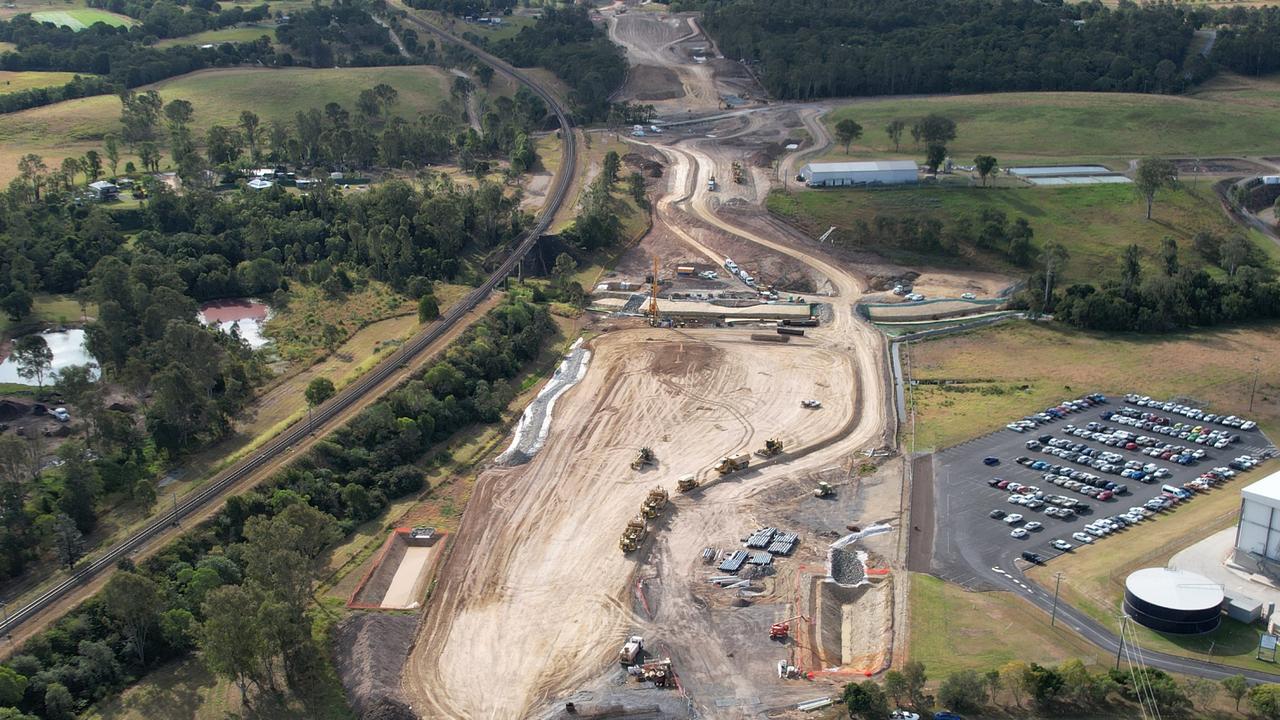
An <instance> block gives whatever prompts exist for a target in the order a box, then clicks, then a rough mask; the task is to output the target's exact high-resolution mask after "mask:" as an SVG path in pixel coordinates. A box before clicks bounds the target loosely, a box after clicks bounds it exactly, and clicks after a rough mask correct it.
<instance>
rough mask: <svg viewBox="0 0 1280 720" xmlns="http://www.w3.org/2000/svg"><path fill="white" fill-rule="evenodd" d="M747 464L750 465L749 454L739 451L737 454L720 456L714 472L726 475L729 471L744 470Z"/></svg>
mask: <svg viewBox="0 0 1280 720" xmlns="http://www.w3.org/2000/svg"><path fill="white" fill-rule="evenodd" d="M749 465H751V456H750V455H748V454H746V453H741V454H739V455H732V456H730V457H726V458H722V459H721V460H720V464H719V465H716V472H718V473H720V474H721V475H728V474H729V473H734V472H738V471H739V470H746V469H747V467H748V466H749Z"/></svg>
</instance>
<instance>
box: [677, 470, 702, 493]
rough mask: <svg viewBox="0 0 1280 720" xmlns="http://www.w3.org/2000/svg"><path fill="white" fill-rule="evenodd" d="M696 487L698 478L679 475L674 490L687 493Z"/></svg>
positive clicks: (690, 475) (691, 475)
mask: <svg viewBox="0 0 1280 720" xmlns="http://www.w3.org/2000/svg"><path fill="white" fill-rule="evenodd" d="M696 487H698V478H696V477H694V476H693V474H692V473H691V474H689V475H681V476H680V477H679V478H678V479H676V490H677V491H678V492H682V493H683V492H689V491H690V490H692V489H694V488H696Z"/></svg>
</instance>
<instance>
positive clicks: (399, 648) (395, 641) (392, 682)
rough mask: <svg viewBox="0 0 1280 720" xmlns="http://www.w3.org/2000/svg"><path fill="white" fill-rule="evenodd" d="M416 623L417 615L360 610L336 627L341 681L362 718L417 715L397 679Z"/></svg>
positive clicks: (362, 719)
mask: <svg viewBox="0 0 1280 720" xmlns="http://www.w3.org/2000/svg"><path fill="white" fill-rule="evenodd" d="M417 623H418V618H417V616H415V615H391V614H386V613H365V612H356V613H352V614H351V615H348V616H347V617H345V618H343V619H342V620H341V621H340V622H339V623H338V624H337V625H335V626H334V628H333V631H332V633H333V634H332V637H333V648H334V652H333V656H334V661H335V664H336V665H337V670H338V677H339V678H340V679H341V681H342V687H343V688H344V689H345V690H346V692H347V699H348V700H349V701H350V702H351V707H352V709H354V710H355V711H356V716H357V717H359V718H361V720H372V719H373V718H385V719H386V720H391V719H392V718H398V717H403V718H413V717H416V715H415V714H414V713H413V711H412V710H411V709H410V708H409V705H408V704H407V703H406V702H405V701H404V697H403V695H402V694H401V692H400V687H399V683H398V682H397V680H398V678H399V676H400V669H401V668H402V667H403V666H404V662H405V659H406V658H407V657H408V654H409V647H410V645H411V644H412V641H413V628H414V626H415V625H417Z"/></svg>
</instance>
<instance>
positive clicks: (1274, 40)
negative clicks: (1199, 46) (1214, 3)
mask: <svg viewBox="0 0 1280 720" xmlns="http://www.w3.org/2000/svg"><path fill="white" fill-rule="evenodd" d="M1216 19H1217V21H1218V22H1221V23H1227V24H1228V27H1225V28H1223V29H1221V30H1219V31H1218V40H1217V42H1216V43H1214V46H1213V59H1214V61H1215V62H1218V63H1219V64H1221V65H1222V66H1224V67H1226V68H1228V69H1230V70H1234V71H1235V72H1238V73H1242V74H1244V75H1265V74H1267V73H1273V72H1276V71H1277V70H1280V53H1277V52H1276V48H1277V47H1280V8H1277V7H1274V6H1272V7H1263V8H1250V9H1245V8H1241V7H1233V8H1230V9H1223V10H1220V11H1219V14H1218V16H1217V18H1216Z"/></svg>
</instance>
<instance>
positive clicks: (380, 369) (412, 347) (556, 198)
mask: <svg viewBox="0 0 1280 720" xmlns="http://www.w3.org/2000/svg"><path fill="white" fill-rule="evenodd" d="M405 19H406V20H407V21H408V22H409V23H411V24H413V25H414V26H416V27H419V28H421V29H423V30H426V31H427V32H430V33H431V34H433V35H435V36H437V37H439V38H440V39H441V40H443V41H445V42H450V43H454V44H457V45H461V46H462V47H465V48H466V49H467V50H469V51H471V52H472V53H473V54H474V55H475V56H476V57H478V58H479V59H480V60H481V61H482V62H484V63H485V64H486V65H489V66H490V67H492V68H493V69H494V71H495V72H498V73H501V74H503V75H505V76H507V77H509V78H511V79H512V80H514V81H515V82H517V83H520V84H522V85H524V86H526V87H528V88H529V89H530V90H531V91H532V92H533V93H534V94H535V95H537V96H538V97H540V98H542V100H543V102H545V103H546V104H547V107H548V109H550V110H551V112H552V114H554V115H555V116H556V120H557V121H558V122H559V125H560V135H561V138H562V141H563V142H564V157H563V158H562V162H561V164H560V168H559V171H558V172H557V173H556V178H555V182H554V184H553V185H552V188H551V192H550V193H549V194H548V196H547V203H546V204H545V205H544V206H543V208H542V212H541V214H540V215H539V216H538V220H537V222H536V223H535V224H534V226H533V227H532V228H530V229H529V230H528V231H527V232H526V233H525V234H524V235H523V236H522V237H521V238H520V240H519V242H518V244H517V245H516V247H515V249H514V250H513V251H512V252H511V253H510V254H509V255H508V256H507V258H506V260H504V261H503V262H502V264H501V265H500V266H499V267H498V268H497V270H495V271H494V272H493V273H491V274H490V275H489V277H488V278H487V279H486V280H485V281H484V283H483V284H482V285H480V286H479V287H477V288H476V289H475V290H473V291H471V292H470V293H469V294H467V296H466V297H465V298H463V299H462V300H461V301H460V302H458V303H456V304H455V305H454V306H453V307H451V308H450V309H449V310H448V312H446V313H445V314H444V315H443V316H442V317H441V318H440V320H439V321H438V322H436V323H434V324H432V326H431V327H429V328H427V329H426V330H424V331H422V332H420V333H418V334H417V335H415V336H413V337H412V338H411V339H409V341H408V342H406V343H405V344H404V345H401V346H400V348H399V349H397V350H396V351H395V352H393V353H392V354H391V355H389V356H387V358H386V359H384V360H383V361H382V362H380V363H378V365H376V366H375V367H374V368H373V369H372V370H370V371H369V372H367V373H365V374H364V375H363V376H361V378H360V379H359V380H357V381H356V382H354V383H352V384H351V385H349V386H347V387H346V388H344V389H343V390H342V392H340V393H338V394H337V395H335V396H334V397H333V398H332V399H331V400H329V401H328V402H326V403H324V404H323V405H321V406H320V407H318V408H316V409H315V411H314V412H313V413H312V418H311V419H310V420H306V421H299V422H296V423H294V424H293V425H292V426H291V427H289V429H287V430H286V431H285V432H284V433H283V434H281V435H279V436H278V437H276V438H275V439H273V440H271V441H269V442H268V443H267V444H266V445H264V446H263V448H262V449H261V450H259V451H258V452H256V453H255V454H254V455H253V456H252V457H249V458H247V459H244V460H241V461H240V462H238V463H236V464H235V465H233V466H232V467H231V468H229V469H227V470H225V471H223V472H222V473H219V474H218V475H217V476H216V477H215V478H214V479H213V480H211V481H210V482H209V483H208V484H206V485H205V486H204V487H202V488H200V489H198V490H197V491H195V492H194V493H192V494H191V495H189V496H188V497H186V498H185V499H183V500H182V501H180V502H178V503H177V504H176V506H175V507H174V509H173V510H172V511H171V512H169V513H166V514H165V515H164V516H163V517H161V518H157V519H155V520H154V521H152V522H151V523H150V524H148V525H147V526H146V527H144V528H143V529H141V530H139V531H138V532H136V533H134V534H133V535H131V536H129V537H128V538H126V539H124V540H122V541H120V542H119V543H117V544H116V545H114V546H112V547H111V548H110V549H109V550H107V551H106V552H105V553H103V554H102V555H100V556H99V557H97V558H95V559H93V560H92V561H90V562H89V563H87V564H86V565H84V566H83V567H80V568H78V569H76V571H75V572H74V573H73V574H72V575H71V577H69V578H67V579H66V580H63V581H62V582H60V583H58V584H57V585H55V586H53V587H51V588H49V589H48V590H46V591H44V592H43V593H41V594H40V595H39V596H37V597H36V598H35V599H34V600H32V601H31V602H30V603H28V604H26V605H24V606H22V607H20V608H16V609H13V610H12V611H11V612H10V613H9V614H8V616H7V617H6V618H4V620H3V621H0V636H3V635H8V634H9V633H11V632H13V630H14V629H16V628H18V627H19V626H21V625H22V624H23V623H25V622H28V621H30V620H31V619H32V618H34V617H36V616H38V615H39V614H40V613H41V612H43V611H44V610H46V609H48V608H49V607H51V606H53V605H54V604H55V603H57V602H60V601H62V600H64V599H67V598H68V597H69V596H71V595H73V594H74V593H75V592H76V591H77V589H78V588H81V587H82V586H84V585H85V584H86V583H88V582H89V581H90V580H93V579H95V578H97V577H98V576H99V575H101V574H102V573H104V572H106V571H108V570H109V569H111V568H113V567H115V566H116V563H117V562H118V561H120V560H121V559H122V558H125V557H128V556H129V555H130V554H132V553H135V552H137V551H139V550H141V549H143V548H145V547H146V546H147V544H148V543H149V542H151V541H152V540H153V539H155V538H156V537H158V536H160V535H162V534H163V533H164V532H165V530H167V529H168V528H170V527H172V526H173V525H174V524H175V523H180V522H182V520H183V519H185V518H188V517H191V516H192V515H194V514H196V513H198V512H200V511H201V510H204V509H205V508H207V507H208V506H209V504H210V503H213V502H216V501H218V500H221V499H223V497H224V496H225V495H226V494H227V493H228V491H229V490H230V489H231V488H233V487H235V486H236V485H237V484H238V483H240V482H241V481H243V480H245V479H246V478H249V477H250V476H252V475H253V474H254V473H256V472H258V471H259V470H260V469H262V468H263V467H264V466H268V465H270V464H271V463H272V462H273V461H275V460H277V459H279V458H280V457H281V456H283V455H286V454H287V453H289V452H290V451H292V450H293V448H294V447H296V446H297V445H298V444H299V443H300V442H302V441H303V440H304V439H306V438H307V436H308V435H309V434H310V433H311V430H312V428H314V427H316V425H317V424H319V425H323V424H324V423H325V422H327V421H329V420H330V419H332V418H333V417H334V416H336V415H338V414H340V413H342V412H344V411H346V410H347V409H349V408H350V407H351V406H352V405H354V404H356V403H357V402H359V401H360V400H362V399H364V398H365V397H366V396H368V395H369V394H370V393H371V392H374V391H375V390H376V388H377V387H378V386H379V385H381V384H382V383H383V382H384V381H385V380H386V379H387V378H389V377H391V375H392V374H393V373H395V372H396V371H397V370H398V369H400V368H401V367H402V366H404V365H406V364H408V363H409V361H411V360H413V359H415V358H416V357H417V356H418V355H419V354H420V353H422V352H423V351H424V350H426V349H427V348H428V347H430V345H431V344H432V343H433V342H435V341H436V340H437V339H439V338H440V337H441V336H443V335H444V334H445V333H447V332H449V330H451V329H453V327H454V326H455V325H456V324H457V323H458V322H460V321H461V320H462V319H463V318H464V317H465V316H466V315H467V313H469V312H471V311H472V310H473V309H475V307H476V306H477V305H479V304H480V302H481V301H482V300H484V299H485V298H486V297H487V296H488V295H489V293H491V292H493V290H494V288H496V287H497V286H498V283H500V282H502V281H503V280H504V279H505V278H506V277H507V276H508V275H510V274H511V271H512V270H513V269H514V268H515V266H516V263H518V262H520V261H521V260H523V259H524V257H525V255H527V254H528V253H529V251H530V250H531V249H533V246H534V245H535V244H536V243H537V242H538V238H540V237H541V236H542V234H543V233H545V232H546V231H547V228H548V227H550V226H551V222H552V221H553V219H554V218H555V215H556V213H557V212H558V211H559V210H560V207H561V206H562V205H563V204H564V201H565V199H566V196H567V195H568V193H569V187H570V185H571V181H572V177H573V170H574V167H575V166H576V160H577V144H576V139H575V138H574V135H573V125H572V123H571V122H570V119H569V115H568V113H567V112H565V109H564V107H563V106H562V105H561V104H560V101H559V100H558V99H557V98H556V97H555V96H554V95H553V94H551V93H550V92H548V91H547V90H546V89H545V88H543V87H542V86H541V85H539V84H538V83H536V82H534V81H533V80H531V79H530V78H529V77H528V76H526V75H525V74H524V73H521V72H520V71H518V70H516V69H515V68H514V67H511V66H510V65H508V64H507V63H506V62H504V61H502V60H500V59H498V58H497V57H494V56H493V55H490V54H489V53H486V52H484V51H483V50H481V49H479V48H478V47H476V46H474V45H472V44H471V43H469V42H467V41H465V40H462V39H460V38H457V37H454V36H453V35H451V34H449V33H447V32H445V31H444V30H442V29H440V28H437V27H435V26H434V25H431V24H429V23H426V22H423V21H422V20H419V19H418V18H416V17H413V16H412V15H409V16H408V17H406V18H405Z"/></svg>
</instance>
